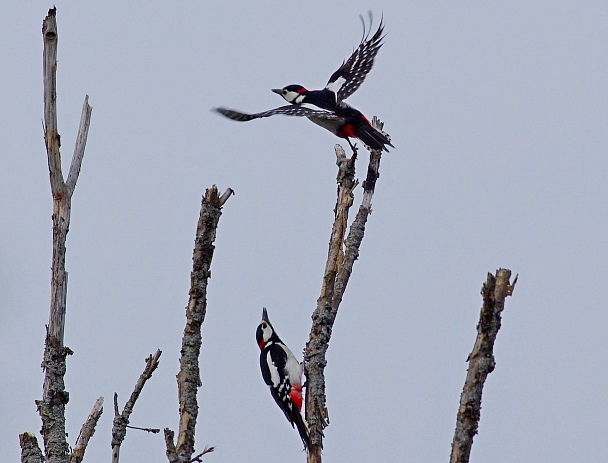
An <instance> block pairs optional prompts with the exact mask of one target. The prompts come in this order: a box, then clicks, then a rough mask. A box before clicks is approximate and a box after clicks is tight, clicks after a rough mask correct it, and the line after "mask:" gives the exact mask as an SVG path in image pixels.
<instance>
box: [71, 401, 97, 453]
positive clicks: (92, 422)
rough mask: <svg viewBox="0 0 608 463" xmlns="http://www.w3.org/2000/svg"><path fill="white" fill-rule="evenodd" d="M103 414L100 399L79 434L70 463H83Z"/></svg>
mask: <svg viewBox="0 0 608 463" xmlns="http://www.w3.org/2000/svg"><path fill="white" fill-rule="evenodd" d="M102 413H103V397H100V398H99V399H97V401H95V405H93V409H92V410H91V413H89V416H88V418H87V420H86V421H85V422H84V424H83V425H82V428H81V429H80V434H78V439H76V445H75V446H74V449H73V450H72V453H71V454H70V463H81V462H82V459H83V458H84V452H85V450H86V448H87V445H88V444H89V440H91V437H93V434H95V427H96V426H97V422H98V421H99V417H100V416H101V414H102Z"/></svg>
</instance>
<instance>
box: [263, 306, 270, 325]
mask: <svg viewBox="0 0 608 463" xmlns="http://www.w3.org/2000/svg"><path fill="white" fill-rule="evenodd" d="M262 320H264V321H265V322H267V323H270V320H268V312H266V307H264V310H262Z"/></svg>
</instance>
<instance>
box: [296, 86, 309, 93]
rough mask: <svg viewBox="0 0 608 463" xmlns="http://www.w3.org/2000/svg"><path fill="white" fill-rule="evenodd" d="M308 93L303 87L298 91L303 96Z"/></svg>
mask: <svg viewBox="0 0 608 463" xmlns="http://www.w3.org/2000/svg"><path fill="white" fill-rule="evenodd" d="M307 91H308V90H306V89H305V88H304V87H302V88H301V89H300V90H298V93H299V94H302V93H306V92H307Z"/></svg>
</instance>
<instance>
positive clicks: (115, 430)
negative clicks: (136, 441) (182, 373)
mask: <svg viewBox="0 0 608 463" xmlns="http://www.w3.org/2000/svg"><path fill="white" fill-rule="evenodd" d="M161 354H162V352H161V351H160V349H159V350H157V351H156V353H155V354H154V355H152V354H150V356H149V357H148V358H147V359H146V368H144V371H143V373H142V374H141V375H140V376H139V379H138V380H137V382H136V383H135V388H134V389H133V392H132V393H131V397H129V400H128V401H127V403H126V404H125V407H124V408H123V410H122V413H119V411H118V395H117V394H116V393H114V422H113V425H112V463H118V460H119V459H120V446H121V445H122V442H123V441H124V440H125V436H126V435H127V426H128V425H129V417H130V416H131V413H133V407H135V402H136V401H137V399H138V398H139V394H141V391H142V389H143V388H144V385H145V384H146V381H148V380H149V379H150V378H151V377H152V373H154V370H156V369H157V368H158V363H159V362H158V359H159V358H160V356H161ZM156 431H158V430H156Z"/></svg>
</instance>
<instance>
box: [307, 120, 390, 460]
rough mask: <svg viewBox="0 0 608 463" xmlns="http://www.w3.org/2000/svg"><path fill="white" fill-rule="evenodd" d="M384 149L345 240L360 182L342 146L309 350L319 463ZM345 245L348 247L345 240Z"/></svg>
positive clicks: (375, 155) (313, 440)
mask: <svg viewBox="0 0 608 463" xmlns="http://www.w3.org/2000/svg"><path fill="white" fill-rule="evenodd" d="M373 124H374V126H375V127H376V128H378V129H379V130H382V126H383V124H382V123H381V122H380V121H378V120H377V119H376V118H374V121H373ZM381 155H382V152H381V151H378V150H372V151H371V152H370V162H369V166H368V169H367V177H366V179H365V182H364V183H363V201H362V204H361V206H360V207H359V211H358V213H357V216H356V218H355V220H354V221H353V223H352V224H351V227H350V231H349V233H348V238H347V239H346V241H344V235H345V233H346V226H347V221H348V212H349V210H350V207H351V206H352V204H353V190H354V188H355V187H356V186H357V182H356V181H355V178H354V177H355V160H356V152H355V153H354V154H353V157H352V158H350V159H347V158H346V156H345V154H344V150H343V149H342V148H341V147H340V146H339V145H337V146H336V156H337V158H338V161H337V164H338V166H339V170H338V177H337V182H338V199H337V202H336V208H335V210H334V212H335V220H334V225H333V228H332V233H331V238H330V242H329V251H328V256H327V263H326V265H325V273H324V276H323V285H322V287H321V296H320V297H319V299H318V300H317V307H316V309H315V311H314V313H313V316H312V321H313V323H312V329H311V331H310V337H309V340H308V342H307V343H306V350H305V352H304V365H305V370H304V371H305V373H306V384H307V387H306V421H307V423H308V427H309V434H310V446H309V447H308V454H307V458H308V462H309V463H320V462H321V460H322V456H321V451H322V449H323V429H324V428H325V427H327V426H328V425H329V413H328V411H327V405H326V395H325V366H326V365H327V360H326V353H327V348H328V345H329V340H330V338H331V333H332V329H333V325H334V322H335V319H336V316H337V314H338V308H339V307H340V303H341V302H342V297H343V296H344V291H345V290H346V286H347V284H348V280H349V278H350V275H351V273H352V268H353V264H354V262H355V260H356V259H357V257H358V256H359V246H360V245H361V241H362V240H363V235H364V233H365V224H366V222H367V218H368V216H369V214H370V212H371V199H372V196H373V194H374V189H375V185H376V180H377V179H378V177H379V167H380V158H381ZM342 243H344V246H345V247H344V248H343V244H342Z"/></svg>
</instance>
